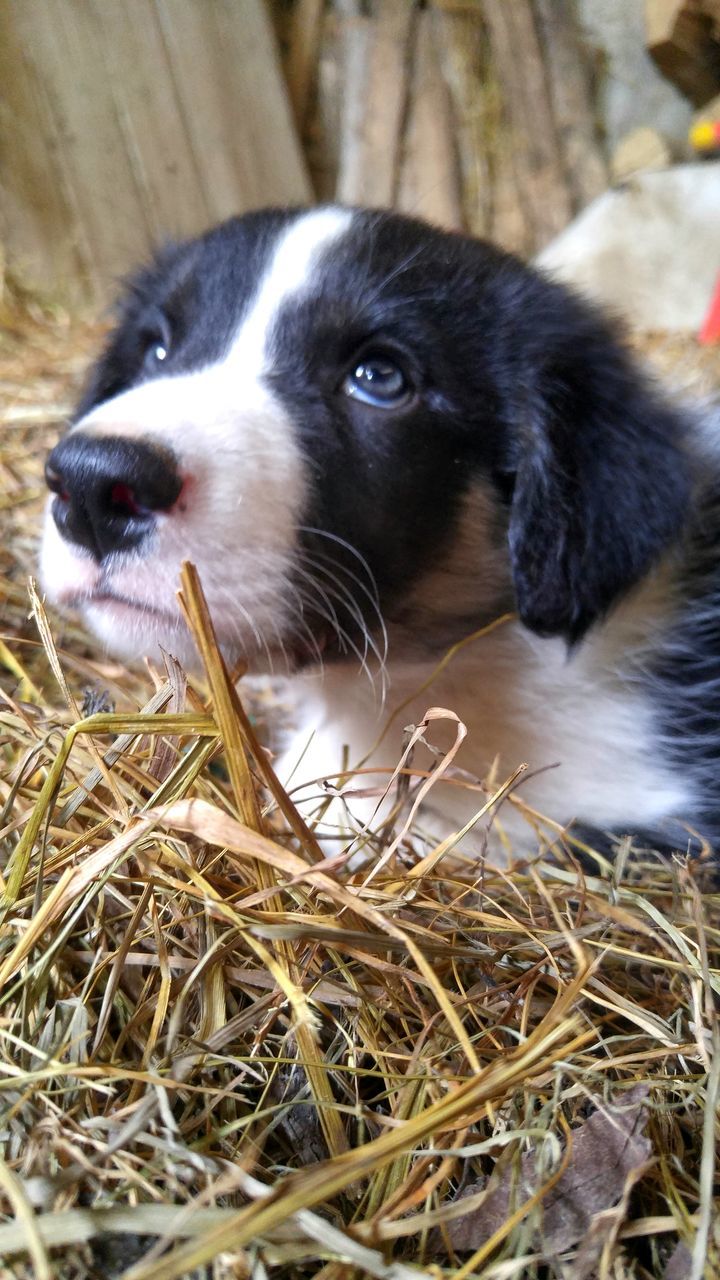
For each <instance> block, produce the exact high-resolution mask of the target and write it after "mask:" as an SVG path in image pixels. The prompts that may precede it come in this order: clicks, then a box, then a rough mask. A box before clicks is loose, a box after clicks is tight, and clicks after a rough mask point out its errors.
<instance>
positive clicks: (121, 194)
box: [0, 0, 312, 297]
mask: <svg viewBox="0 0 720 1280" xmlns="http://www.w3.org/2000/svg"><path fill="white" fill-rule="evenodd" d="M0 51H1V52H0V59H1V60H2V61H1V63H0V71H1V74H0V117H1V118H2V121H3V143H2V152H1V153H0V164H1V165H2V172H1V173H0V191H1V192H2V233H3V236H4V238H5V240H6V242H7V248H8V254H9V257H10V258H11V260H12V261H13V262H16V263H17V264H18V265H19V266H20V268H21V269H22V271H23V275H24V277H25V278H26V280H27V281H28V283H30V284H32V285H33V286H34V287H39V288H41V289H45V290H47V291H57V290H60V291H61V292H63V293H66V294H69V295H70V296H72V295H75V296H77V294H78V292H82V291H83V290H85V291H86V292H89V293H90V294H91V295H94V296H96V297H102V296H105V295H106V294H107V293H109V292H111V291H112V290H114V289H115V287H116V279H117V277H118V275H121V274H122V273H123V272H125V271H126V270H127V269H128V267H130V266H131V265H132V264H133V263H134V262H135V261H137V260H138V259H139V258H142V257H144V256H146V255H147V254H148V252H149V251H150V250H151V248H152V247H153V246H154V245H155V244H156V243H157V241H158V240H161V239H163V238H165V237H167V236H173V235H185V234H192V233H194V232H197V231H199V230H201V229H202V228H203V227H205V226H207V225H208V224H209V223H211V222H213V221H214V220H216V219H218V218H222V217H226V216H228V215H230V214H232V213H237V212H240V211H242V210H243V209H247V208H250V207H253V206H256V205H259V204H271V203H302V202H305V201H307V200H309V199H310V198H311V194H312V193H311V188H310V183H309V180H308V177H307V169H306V165H305V161H304V158H303V155H302V151H301V148H300V145H299V142H298V139H297V135H296V132H295V127H294V123H293V119H292V112H291V108H290V103H289V99H288V94H287V91H286V88H285V84H284V81H283V78H282V74H281V71H280V66H279V59H278V55H277V50H276V47H275V42H274V38H273V33H272V30H271V27H270V24H269V19H268V14H267V10H266V8H265V5H264V2H263V0H243V2H242V4H241V5H238V4H237V3H236V0H203V2H202V3H201V4H200V3H198V2H197V0H113V3H112V4H108V3H106V2H105V0H5V3H4V4H3V5H0Z"/></svg>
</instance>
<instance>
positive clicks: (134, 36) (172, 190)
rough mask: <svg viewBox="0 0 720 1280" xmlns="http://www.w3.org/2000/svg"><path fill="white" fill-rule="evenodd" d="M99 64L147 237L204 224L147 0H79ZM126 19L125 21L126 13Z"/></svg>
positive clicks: (193, 166) (199, 187) (199, 184)
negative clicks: (99, 50) (101, 62)
mask: <svg viewBox="0 0 720 1280" xmlns="http://www.w3.org/2000/svg"><path fill="white" fill-rule="evenodd" d="M85 6H86V15H87V17H86V20H87V21H88V22H89V21H90V20H91V16H92V17H94V20H95V25H96V28H97V33H98V40H99V43H100V45H101V47H102V54H103V60H104V65H105V67H106V69H107V91H108V94H109V96H110V98H111V101H112V105H113V109H114V112H115V116H116V119H117V126H118V130H119V132H120V133H121V135H122V138H123V143H124V147H125V151H126V153H127V156H128V161H129V164H130V166H131V169H132V173H133V181H134V187H135V191H136V194H137V198H138V201H139V203H140V204H141V205H142V208H143V212H144V217H145V222H146V224H147V227H148V230H149V234H150V236H151V237H152V239H153V240H154V241H156V242H157V241H162V240H163V239H165V238H166V237H168V236H180V235H189V234H191V233H192V232H195V231H199V230H200V229H201V228H202V227H204V226H207V224H208V222H210V221H211V219H212V205H211V202H210V201H209V200H208V199H207V198H206V191H205V188H204V182H203V178H204V174H203V170H202V165H201V164H198V162H197V157H196V156H195V154H194V152H193V147H192V141H191V139H190V138H189V136H188V129H187V121H186V119H185V116H184V113H183V111H182V104H181V103H180V101H179V99H178V93H177V86H176V85H175V83H174V78H173V74H172V67H171V65H170V60H169V58H168V55H167V49H166V45H165V41H164V38H163V33H162V28H161V26H160V24H159V21H158V17H157V10H156V8H155V5H154V3H153V0H125V3H124V4H117V3H115V4H108V3H107V0H89V2H88V0H85ZM129 16H131V17H132V21H128V17H129Z"/></svg>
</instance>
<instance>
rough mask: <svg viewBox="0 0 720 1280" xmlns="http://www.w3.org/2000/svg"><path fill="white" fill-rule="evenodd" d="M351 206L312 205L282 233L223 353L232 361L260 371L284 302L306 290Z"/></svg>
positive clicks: (343, 226)
mask: <svg viewBox="0 0 720 1280" xmlns="http://www.w3.org/2000/svg"><path fill="white" fill-rule="evenodd" d="M352 218H353V215H352V213H351V211H350V210H349V209H335V208H330V209H316V210H313V212H312V213H306V214H303V215H302V216H301V217H300V218H298V219H297V221H296V222H293V223H291V224H290V226H289V227H288V229H287V230H286V231H285V232H284V233H283V234H282V236H281V237H280V240H279V242H278V244H277V246H276V248H275V252H274V254H273V256H272V258H271V260H270V265H269V266H268V268H267V270H266V271H265V274H264V276H263V277H262V278H261V281H260V285H259V288H258V291H257V293H256V295H255V298H254V299H253V301H252V302H251V304H250V311H249V312H248V314H247V316H246V317H245V319H244V320H243V322H242V325H241V326H240V329H239V331H238V333H237V335H236V336H235V339H234V340H233V343H232V346H231V347H230V350H229V352H228V355H227V357H226V360H227V364H228V365H230V366H233V365H235V364H236V363H240V364H242V366H243V368H244V369H248V370H252V371H253V372H254V373H259V372H260V371H261V370H262V368H263V366H264V364H265V361H266V357H267V348H268V340H269V338H270V336H271V334H272V330H273V325H274V323H275V321H276V319H277V317H278V315H279V313H280V312H281V311H282V308H283V304H284V303H285V302H287V301H288V300H289V299H290V298H292V297H294V296H295V295H296V294H302V293H303V292H305V291H307V290H308V289H309V287H310V286H311V284H312V280H313V274H314V272H315V270H316V269H317V267H318V266H319V264H320V263H321V262H322V259H323V257H324V255H325V254H326V252H327V251H328V249H329V248H330V246H331V245H332V244H333V243H334V241H336V240H338V239H339V238H340V237H341V236H343V235H345V233H346V232H347V231H348V230H349V228H350V225H351V223H352Z"/></svg>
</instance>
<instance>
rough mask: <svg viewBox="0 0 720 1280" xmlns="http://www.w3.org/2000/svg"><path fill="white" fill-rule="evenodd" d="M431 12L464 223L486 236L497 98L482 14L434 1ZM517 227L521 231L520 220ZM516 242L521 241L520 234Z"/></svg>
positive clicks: (476, 8)
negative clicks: (451, 128) (449, 120)
mask: <svg viewBox="0 0 720 1280" xmlns="http://www.w3.org/2000/svg"><path fill="white" fill-rule="evenodd" d="M430 12H431V17H432V22H433V37H434V42H435V46H436V48H437V51H438V57H439V59H440V62H441V65H442V70H443V76H444V79H445V82H446V84H447V88H448V95H449V98H450V104H451V111H452V117H453V124H454V134H455V145H456V148H457V154H458V159H459V169H460V184H461V204H462V209H463V222H464V225H465V226H466V227H467V229H468V231H471V232H472V233H473V234H474V235H478V236H489V235H491V234H492V229H493V208H494V203H495V195H494V191H495V188H494V173H493V170H494V164H493V152H494V146H493V140H494V139H495V138H496V137H497V133H498V128H499V118H500V111H499V108H500V99H499V94H498V92H497V86H496V82H495V77H494V72H493V67H492V64H491V62H490V58H489V43H488V36H487V30H486V27H485V22H484V19H483V15H482V10H481V9H480V8H479V6H477V5H472V6H471V5H469V4H468V5H464V6H460V5H457V6H455V5H452V6H451V5H446V4H445V3H442V0H435V3H434V4H433V7H432V9H431V11H430ZM521 226H522V228H523V232H524V222H523V223H521ZM521 239H522V240H523V241H524V235H523V236H522V237H521ZM508 247H511V246H510V244H508Z"/></svg>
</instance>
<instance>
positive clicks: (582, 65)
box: [534, 0, 609, 212]
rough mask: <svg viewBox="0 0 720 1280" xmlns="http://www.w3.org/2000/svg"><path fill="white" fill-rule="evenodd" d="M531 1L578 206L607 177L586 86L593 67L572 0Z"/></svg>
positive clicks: (601, 186)
mask: <svg viewBox="0 0 720 1280" xmlns="http://www.w3.org/2000/svg"><path fill="white" fill-rule="evenodd" d="M534 7H535V17H536V21H537V26H538V35H539V38H540V45H541V48H542V54H543V58H544V61H545V68H546V73H547V79H548V87H549V93H550V102H551V106H552V114H553V120H554V125H555V130H556V133H557V137H558V142H559V145H560V152H561V156H562V161H563V167H564V172H565V177H566V180H567V183H568V187H569V191H570V196H571V199H572V204H573V210H574V212H577V211H578V210H579V209H582V208H584V206H585V205H586V204H589V203H590V201H591V200H594V199H595V197H596V196H599V195H600V193H601V192H602V191H604V190H605V189H606V187H607V185H608V181H609V173H608V162H607V157H606V155H605V151H604V149H603V146H602V143H601V140H600V135H599V129H598V120H597V114H596V111H595V105H594V103H593V100H592V96H591V92H590V85H591V81H592V69H591V67H590V65H589V59H588V55H587V53H586V51H585V49H584V47H583V46H582V42H581V40H580V35H579V31H578V26H577V19H576V16H575V8H574V5H573V4H572V3H571V0H535V3H534Z"/></svg>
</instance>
